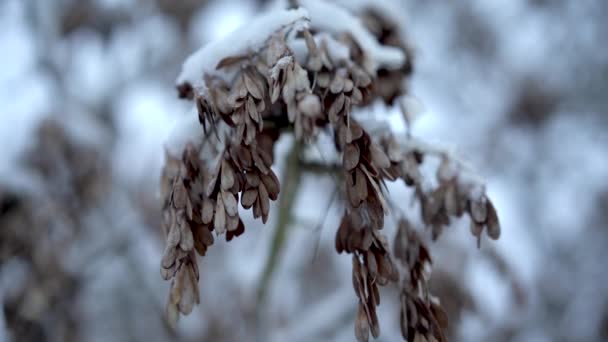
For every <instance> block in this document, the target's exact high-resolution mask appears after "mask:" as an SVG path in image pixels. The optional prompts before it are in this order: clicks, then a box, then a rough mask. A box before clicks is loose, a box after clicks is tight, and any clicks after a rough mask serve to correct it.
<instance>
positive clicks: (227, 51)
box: [177, 8, 308, 87]
mask: <svg viewBox="0 0 608 342" xmlns="http://www.w3.org/2000/svg"><path fill="white" fill-rule="evenodd" d="M307 20H308V12H307V11H306V10H305V9H303V8H298V9H293V10H274V11H270V12H268V13H266V14H264V15H261V16H259V17H257V18H255V19H254V20H252V21H251V22H249V23H247V24H246V25H243V26H241V27H240V28H238V29H237V30H235V31H233V32H232V33H230V34H229V35H228V36H227V37H224V38H222V39H220V40H216V41H213V42H210V43H208V44H206V45H205V46H203V47H202V48H200V49H199V50H198V51H196V52H194V53H193V54H192V55H190V56H189V57H188V58H187V59H186V61H185V62H184V64H183V65H182V70H181V72H180V74H179V76H178V78H177V84H183V83H190V84H191V85H193V86H195V87H196V86H202V85H203V84H202V83H203V75H214V74H219V71H218V70H216V67H217V65H218V63H219V62H220V61H221V60H222V59H224V58H225V57H232V56H244V55H247V54H249V53H251V52H256V51H258V50H259V49H261V48H262V47H263V46H264V44H265V43H266V42H267V40H268V39H269V38H270V37H271V36H272V35H273V34H275V33H277V32H280V31H281V30H287V29H291V28H294V27H295V28H296V29H303V28H305V27H306V21H307Z"/></svg>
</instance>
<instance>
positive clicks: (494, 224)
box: [486, 201, 500, 240]
mask: <svg viewBox="0 0 608 342" xmlns="http://www.w3.org/2000/svg"><path fill="white" fill-rule="evenodd" d="M487 210H488V215H487V222H486V224H487V227H488V229H487V233H488V236H489V237H490V238H491V239H494V240H497V239H498V238H499V237H500V223H499V222H498V215H497V214H496V209H495V208H494V204H492V202H491V201H487Z"/></svg>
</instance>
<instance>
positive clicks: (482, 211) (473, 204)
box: [469, 197, 488, 223]
mask: <svg viewBox="0 0 608 342" xmlns="http://www.w3.org/2000/svg"><path fill="white" fill-rule="evenodd" d="M469 212H470V214H471V218H472V219H473V220H474V221H475V222H477V223H484V222H486V219H487V217H488V210H487V200H486V198H485V197H481V198H479V199H477V200H469Z"/></svg>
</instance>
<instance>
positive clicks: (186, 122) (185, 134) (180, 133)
mask: <svg viewBox="0 0 608 342" xmlns="http://www.w3.org/2000/svg"><path fill="white" fill-rule="evenodd" d="M203 134H204V130H203V127H202V126H201V124H200V123H199V121H198V114H197V112H196V107H192V109H191V110H190V112H189V113H188V115H184V116H182V117H181V118H180V119H179V120H178V121H177V123H176V124H175V126H173V129H172V130H171V133H170V134H169V138H168V139H167V142H166V143H165V147H166V148H167V151H168V152H169V153H170V154H171V155H173V156H181V154H182V151H184V149H185V148H186V145H187V144H188V143H193V144H198V143H199V142H200V141H202V140H203Z"/></svg>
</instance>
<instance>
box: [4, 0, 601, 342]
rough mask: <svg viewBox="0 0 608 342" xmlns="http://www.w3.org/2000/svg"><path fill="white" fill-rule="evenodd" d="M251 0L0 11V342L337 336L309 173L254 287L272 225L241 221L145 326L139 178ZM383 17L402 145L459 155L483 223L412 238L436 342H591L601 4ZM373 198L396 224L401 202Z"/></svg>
mask: <svg viewBox="0 0 608 342" xmlns="http://www.w3.org/2000/svg"><path fill="white" fill-rule="evenodd" d="M266 5H267V4H266V2H265V1H246V0H226V1H205V0H181V1H172V0H124V1H121V0H55V1H49V0H2V1H0V304H1V309H2V310H0V341H2V342H4V341H201V340H202V341H256V340H257V341H352V340H354V333H353V321H354V314H355V308H356V306H355V304H356V297H355V294H354V293H353V291H352V287H351V275H350V273H351V266H350V263H351V261H350V258H349V257H348V256H346V255H337V254H336V253H335V251H334V247H333V237H334V234H335V230H336V228H337V225H338V219H339V218H338V217H339V213H340V210H341V208H340V205H339V204H336V203H334V204H331V205H330V203H331V202H330V199H331V198H330V197H331V193H330V191H328V190H327V189H328V188H331V187H332V183H333V179H332V177H330V176H328V175H319V174H315V173H310V172H304V175H303V178H302V180H301V184H300V187H299V189H300V191H299V192H298V195H297V200H296V205H295V206H294V208H293V212H292V218H293V219H292V221H291V224H290V225H289V227H288V229H287V230H286V232H287V239H286V240H285V244H284V245H283V246H281V247H282V248H281V251H280V253H279V258H278V263H277V265H276V267H274V268H273V272H272V275H271V277H270V281H268V282H262V279H263V277H262V272H263V270H264V268H265V265H266V263H267V261H268V258H269V255H270V252H271V250H272V249H273V248H276V247H274V245H273V243H272V241H273V238H274V236H275V234H274V233H275V230H276V224H275V223H276V218H274V217H273V218H271V219H270V221H269V223H268V224H267V225H266V226H262V225H261V223H260V222H258V221H253V219H252V218H251V217H250V214H243V215H242V216H243V217H245V218H246V225H247V226H248V227H251V228H249V229H248V230H247V233H246V234H245V235H244V236H242V237H239V238H238V239H236V240H235V241H232V242H230V243H225V242H223V241H219V239H218V242H217V243H216V244H215V245H214V246H213V247H212V248H211V250H210V251H209V253H208V255H207V256H206V257H204V258H202V259H200V260H199V265H200V267H201V281H200V288H201V304H200V305H199V306H198V307H197V308H196V309H195V310H194V312H193V313H192V314H191V315H190V316H188V317H183V318H182V319H181V320H180V322H179V324H178V328H177V330H175V331H174V330H172V329H170V327H169V326H168V325H167V324H166V323H165V319H164V303H165V298H166V297H165V296H166V294H167V290H168V285H169V284H168V283H167V282H165V281H163V280H162V279H161V278H160V274H159V260H160V256H161V253H162V251H163V244H164V242H163V240H164V237H163V236H162V233H161V230H160V227H159V223H160V197H159V191H158V184H159V176H160V169H161V167H162V163H163V142H164V141H165V139H166V137H167V135H168V133H169V131H170V128H171V126H172V124H173V122H174V121H176V120H177V119H179V117H180V116H183V115H185V113H186V112H187V111H188V109H189V106H190V104H188V103H186V102H184V101H180V100H178V99H177V94H176V91H175V88H174V80H175V77H176V75H177V74H178V72H179V69H180V66H181V62H182V61H183V59H184V58H185V57H186V56H188V55H189V54H190V53H191V52H192V51H194V50H195V49H197V48H198V47H199V46H201V45H202V44H204V43H206V42H208V41H210V40H212V39H218V38H221V37H222V36H224V35H226V34H227V33H229V32H231V31H232V30H234V29H235V28H236V27H238V26H239V25H242V24H244V23H246V22H247V21H248V20H249V19H250V18H251V17H252V16H254V15H255V14H256V13H259V12H260V11H261V10H262V8H263V6H266ZM399 6H400V8H401V9H402V11H401V13H398V14H397V15H399V16H402V17H403V25H404V27H405V29H406V30H407V37H408V41H409V42H410V44H411V45H412V46H413V47H414V50H415V55H416V58H415V66H414V74H413V77H412V79H411V82H410V85H411V92H412V93H413V94H414V95H415V96H416V97H418V98H419V99H420V100H421V101H422V102H423V103H424V106H425V107H426V109H427V111H426V113H425V114H424V115H423V116H422V117H420V118H419V119H418V120H417V121H416V122H415V124H414V126H413V134H414V135H416V136H417V137H420V138H423V139H426V140H428V141H431V142H434V143H437V144H440V145H442V146H447V147H448V148H451V149H453V150H454V151H455V153H457V154H458V155H460V156H462V157H463V158H464V159H466V160H467V161H469V163H470V164H471V165H473V167H474V168H475V169H476V170H478V171H479V174H480V175H482V176H483V177H484V178H485V179H486V181H487V186H488V192H489V194H490V196H491V198H492V199H493V201H494V203H495V205H496V207H497V209H498V213H499V217H500V219H501V222H502V236H501V238H500V240H498V241H497V242H491V241H482V247H481V249H477V248H476V241H475V239H473V238H472V237H471V236H470V234H469V232H468V222H466V220H463V221H462V222H460V221H459V222H457V223H456V224H454V225H453V227H451V228H450V229H449V230H448V231H447V232H446V234H445V235H443V236H442V237H441V239H440V240H439V241H437V242H436V243H434V244H433V245H432V250H433V254H434V257H435V260H434V270H433V278H432V286H433V287H434V291H435V293H436V294H437V295H438V296H439V297H440V299H441V301H442V304H443V305H444V306H445V307H446V309H447V310H448V313H449V316H450V337H451V340H455V341H606V340H608V276H607V273H606V269H607V268H606V262H607V261H608V47H607V45H606V43H607V42H608V40H607V37H608V21H607V20H606V16H607V15H608V2H606V1H604V0H581V1H564V0H553V1H548V0H495V1H484V0H472V1H437V0H434V1H427V0H403V1H402V2H400V3H399ZM385 109H386V108H382V107H378V108H374V110H375V111H382V110H385ZM398 129H399V127H398ZM401 129H402V127H401ZM288 144H289V142H288V141H287V142H283V143H280V144H279V146H278V148H277V151H276V153H277V156H279V159H280V158H281V157H280V156H281V154H282V153H284V152H285V146H287V145H288ZM280 168H281V163H280V162H279V165H278V169H279V170H280ZM391 195H392V197H393V198H394V200H395V202H396V203H401V204H402V206H403V208H404V209H405V210H406V211H408V212H411V214H412V216H415V215H416V211H415V209H414V208H413V207H411V205H410V204H409V203H410V200H411V195H412V194H411V193H410V192H408V191H406V190H404V189H394V190H392V192H391ZM328 207H329V209H328ZM326 211H329V212H328V215H327V218H326V219H325V220H322V221H323V224H322V229H315V227H316V226H317V225H318V222H319V221H320V220H321V219H322V217H323V216H324V215H325V212H326ZM274 212H275V215H276V212H277V211H276V210H275V211H274ZM248 215H249V216H248ZM387 231H388V233H389V235H390V234H391V232H392V231H393V230H391V227H387ZM260 286H263V287H264V288H265V292H266V293H267V299H266V300H265V301H264V302H263V303H260V302H259V301H257V300H256V296H257V294H258V291H259V288H260ZM382 298H383V302H382V304H381V306H380V308H379V315H380V322H381V329H382V335H381V338H380V339H379V340H381V341H397V340H400V332H399V323H398V301H397V298H398V292H397V289H396V288H391V287H387V288H385V289H383V295H382ZM259 306H263V308H261V309H260V307H259Z"/></svg>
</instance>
